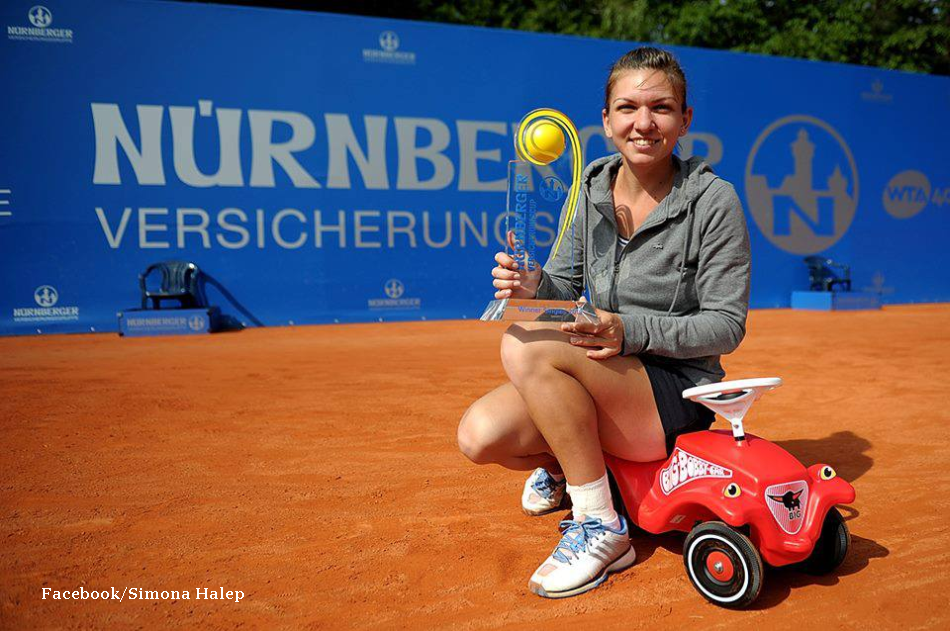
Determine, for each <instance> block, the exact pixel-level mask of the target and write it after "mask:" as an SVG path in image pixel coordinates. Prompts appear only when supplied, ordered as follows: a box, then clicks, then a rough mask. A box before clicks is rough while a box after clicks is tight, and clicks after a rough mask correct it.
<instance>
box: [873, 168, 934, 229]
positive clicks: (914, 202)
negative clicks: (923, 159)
mask: <svg viewBox="0 0 950 631" xmlns="http://www.w3.org/2000/svg"><path fill="white" fill-rule="evenodd" d="M881 201H882V202H883V204H884V210H886V211H887V213H888V214H889V215H890V216H891V217H894V218H895V219H910V218H911V217H913V216H914V215H916V214H918V213H919V212H920V211H922V210H923V209H924V208H926V207H927V204H933V205H934V206H943V205H944V204H948V203H950V186H946V187H940V186H937V187H931V185H930V178H928V177H927V176H926V175H925V174H923V173H921V172H920V171H914V170H908V171H901V172H900V173H898V174H897V175H895V176H894V177H892V178H891V180H890V182H888V183H887V186H886V187H885V188H884V192H883V193H882V194H881Z"/></svg>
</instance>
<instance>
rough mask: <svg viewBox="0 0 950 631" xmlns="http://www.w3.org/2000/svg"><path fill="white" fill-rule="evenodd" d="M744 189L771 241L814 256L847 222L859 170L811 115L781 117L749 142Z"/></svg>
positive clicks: (836, 135) (838, 136)
mask: <svg viewBox="0 0 950 631" xmlns="http://www.w3.org/2000/svg"><path fill="white" fill-rule="evenodd" d="M745 190H746V199H747V200H748V202H749V209H750V211H751V214H752V218H753V219H754V220H755V223H756V225H757V226H758V227H759V230H761V231H762V233H763V234H764V235H765V237H766V238H767V239H768V240H769V241H771V242H772V244H773V245H775V246H777V247H778V248H780V249H782V250H785V251H786V252H791V253H793V254H814V253H816V252H821V251H822V250H825V249H827V248H829V247H831V246H832V245H834V244H835V243H837V241H838V240H839V239H841V237H843V236H844V235H845V233H846V232H847V231H848V228H849V227H850V226H851V221H852V220H853V219H854V212H855V209H856V208H857V205H858V170H857V166H856V165H855V162H854V156H853V155H852V154H851V149H850V148H849V147H848V145H847V143H846V142H845V141H844V138H842V137H841V134H839V133H838V132H837V131H836V130H835V129H834V128H833V127H831V125H829V124H828V123H826V122H824V121H823V120H820V119H818V118H814V117H812V116H798V115H796V116H786V117H785V118H781V119H779V120H777V121H775V122H774V123H772V124H771V125H769V126H768V127H767V128H766V129H765V130H764V131H763V132H762V133H761V134H759V137H758V138H757V139H756V141H755V144H754V145H753V146H752V151H751V152H749V158H748V160H747V162H746V170H745Z"/></svg>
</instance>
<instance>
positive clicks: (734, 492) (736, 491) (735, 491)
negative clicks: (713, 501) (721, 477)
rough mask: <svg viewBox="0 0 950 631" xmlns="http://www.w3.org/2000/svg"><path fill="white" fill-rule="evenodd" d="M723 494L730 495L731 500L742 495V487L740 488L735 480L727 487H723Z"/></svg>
mask: <svg viewBox="0 0 950 631" xmlns="http://www.w3.org/2000/svg"><path fill="white" fill-rule="evenodd" d="M722 494H723V495H725V496H726V497H728V498H729V499H731V500H734V499H735V498H737V497H739V496H740V495H742V489H740V488H739V485H738V484H736V483H735V482H732V483H730V484H729V485H728V486H727V487H726V488H725V489H723V491H722Z"/></svg>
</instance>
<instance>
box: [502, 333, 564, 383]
mask: <svg viewBox="0 0 950 631" xmlns="http://www.w3.org/2000/svg"><path fill="white" fill-rule="evenodd" d="M559 336H563V334H561V333H560V331H557V330H554V329H551V327H550V326H544V327H542V326H539V325H537V324H534V323H519V324H512V325H511V326H509V327H508V329H507V330H506V331H505V334H504V335H503V336H502V338H501V363H502V366H504V368H505V372H506V373H507V374H508V378H509V379H511V380H512V381H513V382H516V383H517V382H519V381H521V380H522V379H523V378H524V377H529V376H532V375H534V374H536V373H537V372H538V371H539V370H541V369H542V368H543V367H544V366H547V365H549V364H550V360H551V351H552V345H551V342H553V341H556V340H559Z"/></svg>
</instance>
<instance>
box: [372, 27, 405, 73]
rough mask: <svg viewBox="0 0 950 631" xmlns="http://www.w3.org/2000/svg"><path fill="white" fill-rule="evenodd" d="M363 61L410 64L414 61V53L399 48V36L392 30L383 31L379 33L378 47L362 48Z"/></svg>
mask: <svg viewBox="0 0 950 631" xmlns="http://www.w3.org/2000/svg"><path fill="white" fill-rule="evenodd" d="M363 61H365V62H367V63H375V64H402V65H407V66H412V65H414V64H415V63H416V54H415V53H413V52H408V51H404V50H399V36H398V35H397V34H396V33H395V32H394V31H383V32H382V33H380V34H379V48H364V49H363Z"/></svg>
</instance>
